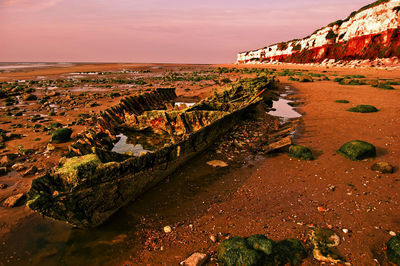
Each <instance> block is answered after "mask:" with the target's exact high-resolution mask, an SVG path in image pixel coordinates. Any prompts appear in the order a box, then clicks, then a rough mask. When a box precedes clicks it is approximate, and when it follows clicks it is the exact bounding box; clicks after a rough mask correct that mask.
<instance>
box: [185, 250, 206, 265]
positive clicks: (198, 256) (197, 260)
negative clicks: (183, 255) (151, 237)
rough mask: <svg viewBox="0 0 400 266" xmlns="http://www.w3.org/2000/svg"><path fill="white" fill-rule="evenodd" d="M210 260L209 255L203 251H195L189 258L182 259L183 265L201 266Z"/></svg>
mask: <svg viewBox="0 0 400 266" xmlns="http://www.w3.org/2000/svg"><path fill="white" fill-rule="evenodd" d="M207 260H208V255H207V254H203V253H193V254H192V255H191V256H190V257H189V258H187V259H186V260H184V261H182V262H181V263H180V264H181V265H183V266H201V265H204V264H205V263H206V261H207Z"/></svg>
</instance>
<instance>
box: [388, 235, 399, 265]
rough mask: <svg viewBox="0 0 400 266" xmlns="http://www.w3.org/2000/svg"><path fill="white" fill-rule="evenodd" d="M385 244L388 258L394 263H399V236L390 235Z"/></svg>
mask: <svg viewBox="0 0 400 266" xmlns="http://www.w3.org/2000/svg"><path fill="white" fill-rule="evenodd" d="M386 246H387V249H386V254H387V257H388V260H389V261H390V262H393V263H394V264H396V265H400V236H394V237H392V238H391V239H390V240H389V242H387V245H386Z"/></svg>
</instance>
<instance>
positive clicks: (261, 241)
mask: <svg viewBox="0 0 400 266" xmlns="http://www.w3.org/2000/svg"><path fill="white" fill-rule="evenodd" d="M246 241H247V244H248V245H249V246H250V247H251V248H252V249H255V250H259V251H262V252H263V253H264V254H265V255H267V256H271V255H272V254H273V251H274V246H275V242H274V241H273V240H271V239H268V238H267V237H266V236H264V235H252V236H250V237H248V238H246Z"/></svg>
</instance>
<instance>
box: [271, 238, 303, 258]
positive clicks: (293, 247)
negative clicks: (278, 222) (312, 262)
mask: <svg viewBox="0 0 400 266" xmlns="http://www.w3.org/2000/svg"><path fill="white" fill-rule="evenodd" d="M305 258H307V251H306V249H305V248H304V246H303V245H302V244H301V242H300V241H299V240H297V239H292V238H288V239H285V240H282V241H280V242H278V243H277V244H276V246H275V249H274V265H285V264H291V265H297V264H300V263H301V262H302V261H303V260H304V259H305Z"/></svg>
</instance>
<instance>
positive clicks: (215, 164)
mask: <svg viewBox="0 0 400 266" xmlns="http://www.w3.org/2000/svg"><path fill="white" fill-rule="evenodd" d="M207 164H208V165H211V166H213V167H227V166H228V164H227V163H226V162H224V161H219V160H213V161H208V162H207Z"/></svg>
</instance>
